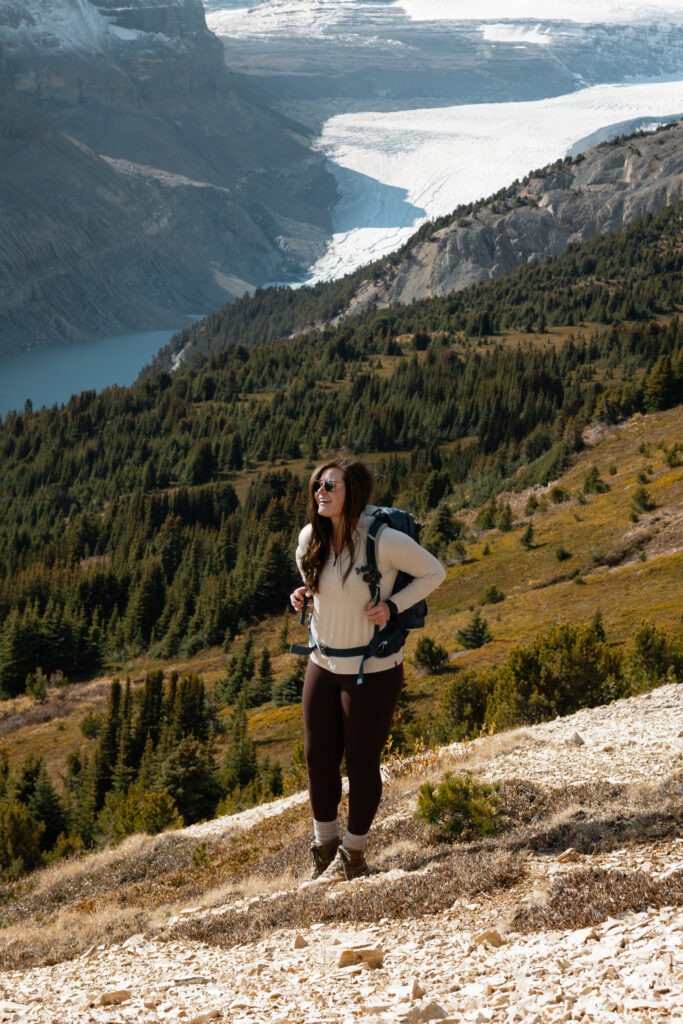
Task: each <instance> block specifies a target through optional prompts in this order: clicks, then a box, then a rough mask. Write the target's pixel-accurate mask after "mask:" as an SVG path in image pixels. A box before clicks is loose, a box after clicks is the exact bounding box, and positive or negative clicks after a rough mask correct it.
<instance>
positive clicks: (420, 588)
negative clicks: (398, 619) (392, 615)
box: [377, 526, 446, 612]
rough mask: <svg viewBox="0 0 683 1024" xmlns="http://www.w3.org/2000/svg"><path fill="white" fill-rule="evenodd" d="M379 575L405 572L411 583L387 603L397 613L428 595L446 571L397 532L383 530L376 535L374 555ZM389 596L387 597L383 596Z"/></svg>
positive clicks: (418, 546) (441, 579)
mask: <svg viewBox="0 0 683 1024" xmlns="http://www.w3.org/2000/svg"><path fill="white" fill-rule="evenodd" d="M377 557H378V562H379V564H380V571H382V572H384V571H386V570H387V569H395V570H396V571H397V572H405V573H408V574H409V575H410V576H413V577H414V579H412V580H411V581H410V583H409V584H408V585H407V586H406V587H404V588H403V589H402V590H399V591H397V592H396V593H394V594H391V600H392V601H393V602H394V604H395V605H396V608H397V610H398V611H399V612H402V611H405V609H406V608H411V607H412V605H414V604H416V603H417V602H418V601H421V600H422V599H423V598H425V597H427V595H428V594H431V592H432V590H435V589H436V587H438V586H439V584H440V583H441V582H442V581H443V579H444V577H445V575H446V570H445V569H444V567H443V566H442V564H441V562H439V560H438V559H437V558H434V555H431V554H430V553H429V551H427V550H426V548H423V547H422V546H421V545H420V544H418V543H417V541H414V540H413V539H412V538H411V537H408V535H407V534H405V533H401V532H400V531H399V530H392V529H391V527H389V526H387V527H385V528H384V529H383V530H382V532H381V533H380V535H379V547H378V551H377ZM387 596H389V595H387Z"/></svg>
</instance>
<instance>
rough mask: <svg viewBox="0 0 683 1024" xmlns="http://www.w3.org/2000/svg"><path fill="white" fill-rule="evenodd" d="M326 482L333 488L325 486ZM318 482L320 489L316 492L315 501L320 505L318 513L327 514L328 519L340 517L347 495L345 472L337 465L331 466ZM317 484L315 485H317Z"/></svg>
mask: <svg viewBox="0 0 683 1024" xmlns="http://www.w3.org/2000/svg"><path fill="white" fill-rule="evenodd" d="M326 483H327V484H328V487H332V490H329V489H328V487H326V486H325V484H326ZM316 484H317V485H318V490H317V491H316V492H315V501H316V505H317V506H318V515H320V516H325V518H326V519H339V518H340V516H341V514H342V511H343V509H344V499H345V497H346V486H345V484H344V474H343V472H342V471H341V469H338V468H337V466H330V467H329V469H325V470H324V471H323V472H322V474H321V476H320V478H319V480H317V481H316ZM316 484H314V485H313V486H314V487H315V486H316Z"/></svg>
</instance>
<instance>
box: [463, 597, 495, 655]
mask: <svg viewBox="0 0 683 1024" xmlns="http://www.w3.org/2000/svg"><path fill="white" fill-rule="evenodd" d="M456 639H457V640H458V643H460V644H462V646H463V647H464V648H465V649H466V650H468V651H471V650H476V648H478V647H483V646H484V644H487V643H489V641H490V640H493V636H492V634H491V631H490V629H489V624H488V622H487V621H486V619H484V618H482V614H481V611H480V610H479V608H476V609H475V611H474V614H473V616H472V618H471V619H470V621H469V623H468V624H467V626H465V627H464V628H463V629H459V630H458V632H457V634H456Z"/></svg>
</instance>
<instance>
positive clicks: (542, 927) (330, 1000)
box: [0, 684, 683, 1024]
mask: <svg viewBox="0 0 683 1024" xmlns="http://www.w3.org/2000/svg"><path fill="white" fill-rule="evenodd" d="M421 761H422V763H420V762H421ZM458 765H463V766H466V767H467V768H468V770H472V771H473V772H474V773H475V774H476V776H477V777H478V778H482V779H484V778H485V779H488V780H491V781H495V780H501V781H502V780H510V779H513V778H514V779H518V780H522V782H520V783H519V785H520V786H521V785H522V783H523V785H524V786H526V790H525V792H527V791H528V792H532V790H533V787H537V792H538V798H537V800H538V801H542V800H543V799H545V797H544V796H543V794H544V793H545V794H547V793H549V792H553V793H557V792H558V791H566V792H567V793H570V794H572V799H571V801H570V802H569V804H568V805H566V806H564V807H563V808H562V809H561V810H558V811H557V813H554V814H550V815H549V816H547V818H546V820H544V823H543V824H544V830H543V831H542V832H541V833H538V832H536V833H534V835H533V836H532V835H531V833H529V835H528V836H527V840H528V841H525V840H524V834H523V832H519V831H518V833H516V835H518V839H517V840H515V842H513V841H512V840H511V839H510V840H508V845H507V847H506V849H505V850H497V849H496V848H495V845H492V841H490V842H489V843H488V845H487V843H486V842H485V843H483V844H480V846H479V847H474V848H473V849H471V850H470V851H469V852H468V851H466V850H464V847H465V845H466V844H460V849H459V852H458V853H457V854H456V853H453V854H450V855H446V854H444V855H443V856H432V857H431V858H427V859H423V861H422V862H421V863H420V864H419V865H418V866H417V867H414V866H413V865H414V864H417V863H418V861H419V856H418V854H417V852H416V851H415V848H414V845H415V844H414V840H411V839H410V835H411V830H410V823H411V821H412V814H413V811H414V806H415V792H416V790H417V788H418V787H419V784H420V782H421V781H423V780H424V778H425V777H428V776H429V777H431V778H432V779H436V778H437V777H438V776H439V774H440V773H441V771H443V770H447V769H450V770H457V768H458ZM386 774H387V786H386V790H387V800H386V802H387V804H388V805H389V807H388V810H389V813H388V814H387V813H386V812H385V815H384V818H382V819H381V820H379V821H378V827H377V834H376V837H375V843H374V845H373V848H372V850H371V855H372V857H373V860H374V862H375V863H376V865H377V867H378V869H379V870H378V871H377V873H375V874H373V875H371V876H370V877H369V878H366V879H360V880H356V881H354V882H349V883H343V884H341V885H337V886H332V887H325V886H310V887H303V888H301V877H302V876H300V877H298V878H291V877H290V878H289V879H288V880H285V882H283V886H282V887H281V888H280V889H278V890H276V891H265V889H263V890H259V889H258V884H257V882H255V881H254V882H252V886H251V889H250V890H249V889H247V890H246V891H245V892H243V893H242V895H241V896H240V897H238V898H235V896H234V895H233V896H226V898H225V899H224V900H222V901H221V900H220V899H214V901H213V902H212V903H211V904H210V905H207V903H203V904H202V905H201V906H186V907H183V908H182V909H180V911H179V912H177V913H175V914H173V915H172V916H170V917H169V918H168V919H167V920H166V921H165V922H163V924H161V925H158V926H157V927H155V928H154V929H149V930H146V931H144V932H138V933H137V934H132V935H130V936H129V937H128V938H127V939H126V940H125V941H123V942H121V943H117V944H113V945H112V944H101V945H98V946H96V947H93V948H91V949H89V950H88V951H86V952H85V953H84V954H81V955H78V956H76V957H74V958H73V959H68V960H65V961H63V962H61V963H56V964H53V965H51V966H42V967H36V968H32V969H28V970H22V971H18V970H14V971H6V972H5V973H4V975H3V976H2V978H1V979H0V1021H22V1022H27V1024H34V1022H35V1024H63V1022H69V1021H93V1022H95V1021H97V1022H108V1024H122V1022H124V1021H126V1022H127V1021H140V1022H152V1021H175V1020H179V1021H184V1022H194V1024H199V1022H204V1021H210V1020H223V1021H230V1022H234V1024H251V1022H264V1021H268V1022H272V1024H318V1022H319V1024H420V1022H423V1021H432V1020H443V1021H453V1022H455V1021H458V1022H473V1024H484V1022H501V1024H502V1022H506V1024H507V1022H511V1024H512V1022H520V1024H551V1022H559V1021H591V1022H592V1021H595V1022H601V1024H602V1022H620V1024H621V1022H629V1024H630V1022H634V1024H647V1022H651V1024H654V1022H660V1021H661V1022H663V1021H667V1022H669V1021H683V906H682V905H683V819H682V816H681V806H682V805H683V801H682V799H681V797H682V796H683V686H680V685H677V684H671V685H668V686H664V687H661V688H660V689H657V690H654V691H652V692H650V693H648V694H644V695H642V696H638V697H634V698H630V699H628V700H622V701H618V702H615V703H613V704H611V705H607V706H605V707H601V708H595V709H586V710H583V711H580V712H578V713H577V714H575V715H572V716H569V717H567V718H564V719H558V720H555V721H553V722H549V723H545V724H543V725H538V726H534V727H529V728H525V729H522V730H517V731H514V732H510V733H506V734H500V735H497V736H493V737H487V738H483V739H481V740H478V741H475V742H474V743H470V744H466V745H462V744H460V745H456V746H454V747H451V748H445V749H444V750H442V751H441V752H439V755H438V757H437V756H436V755H435V754H434V752H433V751H432V752H425V753H424V754H422V755H419V756H418V757H416V758H414V759H412V760H411V761H410V762H408V761H403V762H395V763H393V764H389V765H388V766H387V768H386ZM534 792H535V791H534ZM396 793H398V795H396ZM595 794H599V796H600V800H599V801H598V803H599V809H598V811H597V812H596V810H595V807H596V803H595V800H596V796H595ZM532 797H533V792H532ZM302 801H305V797H303V796H302V795H297V796H295V797H290V798H288V799H287V800H282V801H279V802H278V803H276V804H271V805H268V806H267V807H265V808H256V809H254V810H251V811H248V812H245V813H244V814H241V815H235V816H232V817H226V818H222V819H219V820H217V821H214V822H207V823H205V824H202V825H198V826H194V827H193V828H191V829H186V830H184V832H183V833H182V834H183V835H184V836H195V837H196V838H202V837H204V838H205V839H208V838H211V840H212V841H218V842H225V843H229V842H231V841H232V840H233V837H234V836H235V835H237V834H239V833H244V831H245V830H247V831H248V830H249V829H251V828H252V827H254V826H255V825H257V824H258V823H259V822H262V821H263V819H264V818H265V817H266V816H269V817H271V818H273V819H275V820H277V817H278V815H284V814H285V812H286V811H288V810H289V809H290V808H292V807H293V806H294V807H296V805H297V804H300V803H302ZM402 829H405V834H406V840H405V842H404V843H403V845H402V844H401V840H400V838H398V839H397V838H396V837H397V836H399V837H400V835H401V830H402ZM155 838H156V841H157V842H158V841H159V837H155ZM150 841H151V840H150ZM392 844H393V846H392V852H391V857H389V854H388V853H387V852H386V850H385V851H384V852H383V849H382V847H383V846H387V845H392ZM402 851H405V852H404V853H403V855H402ZM402 857H403V859H402ZM458 857H459V858H460V860H458ZM411 858H412V859H411ZM487 858H488V859H489V861H490V865H489V868H490V871H491V873H492V877H493V875H495V872H496V871H497V872H498V874H497V875H496V876H495V877H496V880H497V881H496V883H495V884H489V885H487V884H484V882H482V883H481V888H480V890H479V891H478V890H477V886H478V885H479V882H478V880H477V879H478V878H479V876H478V874H477V872H478V871H483V868H484V866H485V862H487ZM402 864H403V866H401V865H402ZM458 864H460V865H461V866H462V868H463V870H464V871H465V875H466V876H467V877H469V879H470V881H471V883H472V884H471V885H470V886H468V885H467V884H463V885H461V886H460V892H459V895H456V897H455V899H453V900H451V901H450V902H448V901H447V905H445V906H443V907H442V909H440V910H439V911H438V912H436V913H424V912H423V910H424V907H425V906H428V905H429V904H430V901H431V899H432V896H433V895H434V894H435V893H437V892H438V891H441V890H443V891H446V889H445V888H444V886H445V885H446V880H447V879H448V878H450V877H451V875H452V874H453V872H455V871H456V870H459V868H458ZM449 865H450V866H449ZM454 865H455V866H454ZM483 877H484V876H483V875H482V878H483ZM411 901H413V903H414V905H412V906H411V905H409V904H410V902H411ZM421 901H422V902H421ZM240 920H243V921H244V929H245V930H244V935H245V936H247V937H246V938H245V939H242V940H240V934H239V933H238V929H239V922H240ZM558 922H559V924H558ZM236 929H237V930H236ZM250 930H251V934H252V935H253V937H252V938H249V937H248V936H249V934H250Z"/></svg>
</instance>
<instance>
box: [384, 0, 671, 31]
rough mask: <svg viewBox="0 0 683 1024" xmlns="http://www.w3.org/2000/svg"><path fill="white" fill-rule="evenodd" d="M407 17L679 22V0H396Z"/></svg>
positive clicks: (424, 18) (394, 5) (395, 5)
mask: <svg viewBox="0 0 683 1024" xmlns="http://www.w3.org/2000/svg"><path fill="white" fill-rule="evenodd" d="M392 7H395V8H399V9H400V10H402V11H404V12H405V14H407V15H408V17H409V18H410V19H411V21H475V20H476V21H491V20H494V21H497V20H499V19H509V18H514V19H515V20H524V21H526V20H533V21H535V20H538V21H544V22H547V21H572V22H578V23H580V24H582V25H590V24H598V23H608V24H612V23H614V24H620V25H624V24H627V23H630V22H652V21H674V22H676V23H677V24H683V7H682V6H681V2H680V0H651V2H650V3H648V2H647V0H646V2H643V0H572V2H571V3H567V2H566V0H515V2H514V3H513V4H511V3H510V0H479V3H477V5H476V9H474V10H473V8H472V4H471V3H469V2H468V0H396V3H394V4H392Z"/></svg>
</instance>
